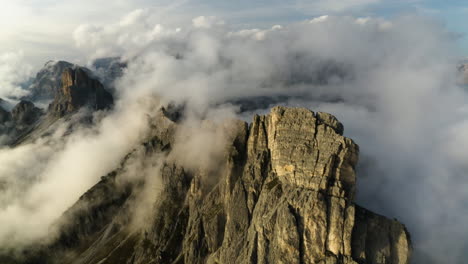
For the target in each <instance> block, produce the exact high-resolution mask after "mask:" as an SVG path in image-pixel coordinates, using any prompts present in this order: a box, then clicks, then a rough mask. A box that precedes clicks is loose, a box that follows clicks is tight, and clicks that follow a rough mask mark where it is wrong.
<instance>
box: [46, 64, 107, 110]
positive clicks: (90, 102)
mask: <svg viewBox="0 0 468 264" xmlns="http://www.w3.org/2000/svg"><path fill="white" fill-rule="evenodd" d="M61 79H62V86H61V89H60V90H59V91H58V92H57V94H56V96H55V99H54V101H53V102H52V103H51V104H50V105H49V113H50V114H52V115H54V116H58V117H62V116H64V115H66V114H69V113H73V112H76V111H77V110H78V109H80V108H81V107H83V106H87V107H89V108H91V109H93V110H104V109H108V108H110V107H111V106H112V104H113V102H114V101H113V98H112V95H111V94H110V93H109V92H107V91H106V90H105V89H104V87H103V85H102V84H101V83H100V82H99V81H98V80H96V79H93V78H91V77H90V76H89V75H88V73H86V71H85V70H83V69H81V68H76V69H72V68H67V69H65V70H64V71H63V73H62V78H61Z"/></svg>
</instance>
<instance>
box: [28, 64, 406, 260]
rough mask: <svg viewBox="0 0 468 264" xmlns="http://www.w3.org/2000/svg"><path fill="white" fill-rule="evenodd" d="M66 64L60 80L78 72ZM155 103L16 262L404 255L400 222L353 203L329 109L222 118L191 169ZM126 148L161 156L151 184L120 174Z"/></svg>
mask: <svg viewBox="0 0 468 264" xmlns="http://www.w3.org/2000/svg"><path fill="white" fill-rule="evenodd" d="M72 73H73V72H72V71H70V72H69V74H70V75H67V76H65V77H64V78H65V79H66V81H65V84H66V87H70V86H73V84H74V80H76V78H81V77H79V74H78V76H77V75H76V74H77V73H76V72H75V75H74V74H72ZM73 76H74V78H75V79H73V78H71V79H67V78H68V77H73ZM167 112H168V111H166V110H165V109H161V111H160V112H159V113H158V115H157V116H155V117H153V118H152V126H153V130H152V134H151V136H150V137H148V139H147V140H146V142H145V143H144V144H142V145H141V146H139V147H137V148H136V149H135V151H133V152H132V153H129V155H127V157H126V158H125V160H124V161H123V162H122V164H121V167H120V168H118V169H116V170H115V171H113V172H111V173H109V174H108V175H107V176H104V177H102V179H101V181H100V182H99V183H97V184H96V185H95V186H94V187H93V188H91V189H90V190H89V191H87V192H86V193H85V194H84V195H83V196H82V197H81V198H80V199H79V201H77V202H76V204H75V205H73V206H72V207H71V208H70V209H69V210H68V211H67V212H65V214H64V215H63V216H62V218H61V219H59V220H58V221H57V224H56V226H55V227H54V233H55V234H57V235H56V236H55V237H54V238H53V239H52V240H51V241H49V242H48V243H47V244H46V245H42V246H41V247H38V248H36V249H34V250H28V251H27V252H28V254H26V257H25V259H22V260H21V262H20V263H62V264H65V263H70V264H71V263H74V264H78V263H80V264H85V263H86V264H97V263H100V264H105V263H108V264H117V263H128V264H130V263H131V264H137V263H141V264H143V263H145V264H148V263H160V264H163V263H169V264H171V263H172V264H182V263H186V264H189V263H190V264H198V263H199V264H202V263H209V264H215V263H226V264H228V263H233V264H234V263H236V264H237V263H246V264H247V263H248V264H257V263H258V264H260V263H262V264H266V263H275V264H276V263H288V264H290V263H297V264H301V263H317V264H407V263H409V261H410V256H411V251H412V250H411V241H410V236H409V234H408V232H407V230H406V229H405V227H404V225H403V224H401V223H399V222H398V221H396V220H391V219H387V218H385V217H383V216H380V215H377V214H374V213H372V212H370V211H368V210H366V209H364V208H361V207H359V206H357V205H356V204H355V203H354V195H355V191H356V173H355V166H356V163H357V161H358V153H359V149H358V146H357V145H356V144H355V143H354V142H353V141H352V140H351V139H349V138H346V137H344V136H343V135H342V133H343V126H342V124H341V123H340V122H339V121H338V120H337V119H336V118H335V117H333V116H332V115H330V114H326V113H320V112H318V113H314V112H312V111H310V110H308V109H304V108H285V107H275V108H273V109H272V110H271V112H270V114H268V115H263V116H257V115H256V116H255V117H254V118H253V122H252V123H251V124H247V123H245V122H243V121H230V122H227V123H226V124H223V125H222V131H224V133H225V135H226V139H227V144H226V145H225V146H223V148H222V153H221V154H220V155H218V158H219V160H216V162H215V164H216V165H217V166H215V167H214V168H213V166H211V167H204V166H199V167H196V168H193V167H191V166H188V165H187V163H186V162H183V161H182V160H181V159H180V158H178V157H179V156H178V155H177V142H176V136H174V135H175V131H177V129H179V127H180V124H178V123H177V122H175V121H173V120H171V119H170V118H169V117H168V115H167V114H166V113H167ZM199 151H200V153H201V152H203V151H205V150H204V149H199ZM137 155H140V157H141V155H143V157H144V159H146V160H147V161H153V162H154V159H159V160H162V161H163V162H162V163H161V164H160V166H157V170H156V172H153V173H152V174H151V175H152V176H151V177H158V182H159V185H158V188H157V189H151V190H152V191H151V192H145V191H143V190H145V187H144V184H142V183H138V182H135V181H129V180H126V179H127V178H125V177H124V175H126V174H127V173H128V171H129V167H130V166H133V165H131V164H132V162H131V161H132V160H133V158H132V157H133V156H137ZM134 173H135V174H141V173H143V171H138V170H137V171H136V172H134ZM137 178H138V177H137ZM142 193H145V195H144V196H142ZM141 212H144V213H143V214H142V213H141Z"/></svg>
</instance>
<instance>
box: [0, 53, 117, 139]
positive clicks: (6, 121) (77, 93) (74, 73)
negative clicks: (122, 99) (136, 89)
mask: <svg viewBox="0 0 468 264" xmlns="http://www.w3.org/2000/svg"><path fill="white" fill-rule="evenodd" d="M30 89H31V90H30V92H31V94H30V96H28V97H27V98H32V99H34V100H35V102H39V103H41V102H42V101H41V100H48V99H50V98H53V100H52V101H51V102H50V104H49V105H48V107H47V109H45V110H42V109H40V108H38V107H36V105H34V103H33V102H31V101H28V100H26V99H23V100H21V101H20V102H19V103H18V104H17V105H15V106H14V107H13V109H12V110H11V112H9V111H7V110H6V109H4V108H2V107H1V105H0V136H4V137H6V138H7V139H5V140H3V141H0V145H2V144H3V145H9V144H13V145H18V144H20V143H23V142H25V141H26V140H29V141H32V140H34V139H37V138H38V137H41V136H42V135H43V134H46V131H47V130H49V128H50V126H52V124H53V123H55V122H56V121H57V120H59V119H60V118H62V117H65V118H66V117H70V116H71V115H73V114H74V113H76V112H77V111H79V110H80V109H82V108H87V109H89V110H91V112H92V111H98V110H106V109H110V108H111V107H112V106H113V104H114V99H113V96H112V95H111V94H110V93H109V92H108V91H107V90H106V89H105V88H104V86H103V85H102V84H101V82H100V81H99V80H97V79H96V77H94V75H93V73H92V72H91V71H90V70H88V69H86V68H84V67H80V66H77V65H73V64H71V63H68V62H65V61H58V62H48V63H47V64H46V66H45V67H44V68H43V69H42V70H41V71H39V73H38V74H37V77H36V79H34V81H33V85H32V86H31V88H30Z"/></svg>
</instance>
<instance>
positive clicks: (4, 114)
mask: <svg viewBox="0 0 468 264" xmlns="http://www.w3.org/2000/svg"><path fill="white" fill-rule="evenodd" d="M10 120H11V114H10V112H8V111H7V110H5V109H3V107H2V106H0V124H2V123H5V122H8V121H10Z"/></svg>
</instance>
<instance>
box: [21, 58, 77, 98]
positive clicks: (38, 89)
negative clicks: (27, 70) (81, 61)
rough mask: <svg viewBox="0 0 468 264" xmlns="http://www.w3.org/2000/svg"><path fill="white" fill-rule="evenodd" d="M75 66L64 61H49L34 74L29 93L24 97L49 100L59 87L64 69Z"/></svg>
mask: <svg viewBox="0 0 468 264" xmlns="http://www.w3.org/2000/svg"><path fill="white" fill-rule="evenodd" d="M72 67H75V66H74V65H73V64H71V63H69V62H66V61H49V62H47V63H46V64H45V65H44V67H43V68H42V69H41V70H40V71H39V72H38V73H37V74H36V77H35V78H34V80H33V82H32V84H31V85H30V87H29V91H30V94H29V95H28V96H26V97H25V98H24V99H26V100H31V101H50V100H52V99H54V97H55V95H56V94H57V92H58V91H59V90H60V88H61V76H62V73H63V71H64V70H65V69H67V68H72Z"/></svg>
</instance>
